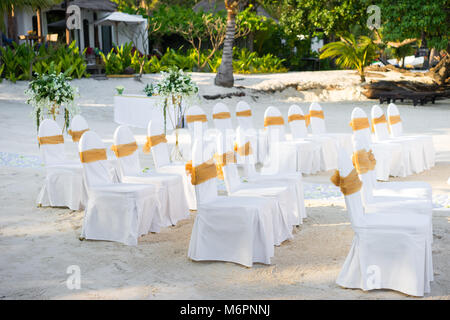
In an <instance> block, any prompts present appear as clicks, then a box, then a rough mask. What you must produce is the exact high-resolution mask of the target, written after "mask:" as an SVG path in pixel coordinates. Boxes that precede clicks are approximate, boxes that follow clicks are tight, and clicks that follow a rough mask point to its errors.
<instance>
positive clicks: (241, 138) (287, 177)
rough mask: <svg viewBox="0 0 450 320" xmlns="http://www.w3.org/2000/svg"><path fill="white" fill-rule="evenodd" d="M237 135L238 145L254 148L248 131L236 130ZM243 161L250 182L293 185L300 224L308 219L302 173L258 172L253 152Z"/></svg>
mask: <svg viewBox="0 0 450 320" xmlns="http://www.w3.org/2000/svg"><path fill="white" fill-rule="evenodd" d="M236 135H237V137H236V143H237V145H238V146H244V145H245V144H246V143H249V144H250V147H251V148H253V146H252V144H251V140H250V137H249V136H247V135H246V131H243V130H241V129H240V128H238V129H237V130H236ZM241 159H242V163H243V169H244V176H245V178H246V179H247V180H248V181H249V182H252V183H264V184H275V185H280V184H281V185H288V184H289V185H291V184H293V185H294V186H295V191H296V194H297V202H298V208H299V210H300V218H301V219H300V223H301V222H302V220H303V219H305V218H306V217H307V215H306V209H305V201H304V191H303V178H302V173H301V172H277V173H274V174H263V173H259V172H256V168H255V160H254V159H255V157H254V153H253V152H252V153H250V154H248V155H243V156H241Z"/></svg>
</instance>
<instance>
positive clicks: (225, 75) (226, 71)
mask: <svg viewBox="0 0 450 320" xmlns="http://www.w3.org/2000/svg"><path fill="white" fill-rule="evenodd" d="M236 3H237V2H236ZM225 5H227V1H226V2H225ZM235 7H236V6H234V7H232V6H228V5H227V12H228V15H227V32H226V35H225V41H224V43H223V53H222V63H221V64H220V67H219V71H218V72H217V75H216V78H215V79H214V84H215V85H216V86H222V87H227V88H231V87H232V86H233V85H234V78H233V43H234V33H235V28H236V11H237V10H235V9H234V8H235Z"/></svg>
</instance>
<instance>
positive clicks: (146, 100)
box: [114, 94, 172, 130]
mask: <svg viewBox="0 0 450 320" xmlns="http://www.w3.org/2000/svg"><path fill="white" fill-rule="evenodd" d="M159 101H160V98H159V97H147V96H145V95H137V94H136V95H125V94H124V95H115V96H114V122H116V123H118V124H126V125H128V126H132V127H138V128H144V129H146V128H147V126H148V122H149V121H150V120H156V119H158V121H164V117H163V113H162V107H161V106H159V105H158V102H159ZM167 129H168V130H171V129H172V125H171V123H170V121H167Z"/></svg>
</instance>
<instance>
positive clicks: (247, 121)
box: [236, 100, 254, 129]
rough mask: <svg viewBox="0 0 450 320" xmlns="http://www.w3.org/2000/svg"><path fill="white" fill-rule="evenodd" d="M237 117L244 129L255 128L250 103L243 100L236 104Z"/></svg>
mask: <svg viewBox="0 0 450 320" xmlns="http://www.w3.org/2000/svg"><path fill="white" fill-rule="evenodd" d="M236 119H237V122H238V126H240V127H241V128H243V129H253V128H254V127H253V117H252V109H251V107H250V105H249V104H248V103H247V102H245V101H243V100H241V101H239V102H238V103H237V105H236Z"/></svg>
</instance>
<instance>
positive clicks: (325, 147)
mask: <svg viewBox="0 0 450 320" xmlns="http://www.w3.org/2000/svg"><path fill="white" fill-rule="evenodd" d="M295 116H300V118H302V119H297V120H296V119H291V117H295ZM304 118H305V115H304V113H303V110H302V109H301V108H300V107H299V106H298V105H296V104H293V105H291V106H290V108H289V111H288V122H289V127H290V128H291V133H292V138H293V139H294V140H305V141H313V142H314V143H316V144H317V148H319V149H320V159H321V163H320V169H321V170H323V171H328V170H331V169H336V168H337V146H336V143H335V141H334V139H332V138H329V137H326V136H311V137H308V130H307V128H306V121H305V119H304Z"/></svg>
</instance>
